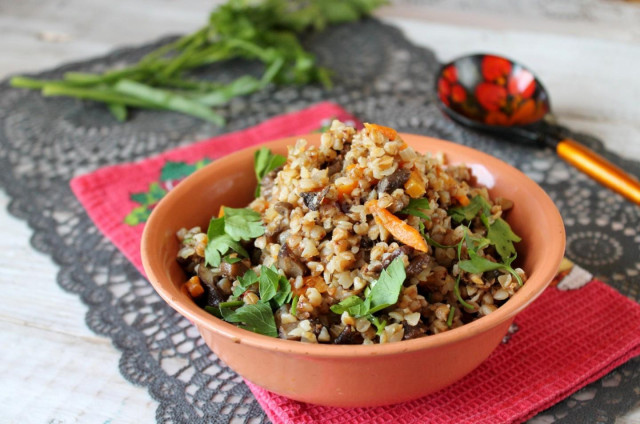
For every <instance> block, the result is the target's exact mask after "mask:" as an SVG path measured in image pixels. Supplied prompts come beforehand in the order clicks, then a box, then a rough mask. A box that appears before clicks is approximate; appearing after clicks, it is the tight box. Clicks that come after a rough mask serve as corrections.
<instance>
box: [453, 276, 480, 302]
mask: <svg viewBox="0 0 640 424" xmlns="http://www.w3.org/2000/svg"><path fill="white" fill-rule="evenodd" d="M453 293H454V294H455V295H456V298H457V299H458V302H460V304H461V305H462V306H464V307H465V308H467V309H471V310H474V309H475V307H474V306H473V305H472V304H470V303H468V302H465V301H464V299H463V298H462V296H461V295H460V275H459V274H458V278H456V284H455V285H454V286H453Z"/></svg>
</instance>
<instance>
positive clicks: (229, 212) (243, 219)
mask: <svg viewBox="0 0 640 424" xmlns="http://www.w3.org/2000/svg"><path fill="white" fill-rule="evenodd" d="M224 213H225V214H224V216H222V217H220V218H215V217H214V218H211V221H209V228H208V229H207V239H208V240H209V241H208V243H207V247H206V248H205V250H204V259H205V263H206V264H207V265H212V266H214V267H218V266H220V261H221V260H222V256H224V255H226V254H227V252H229V251H230V250H232V251H234V252H236V253H238V254H239V255H240V256H243V257H245V258H246V257H248V256H249V254H248V253H247V251H246V250H245V249H244V248H243V247H242V245H241V244H240V243H238V242H239V241H240V240H249V239H251V238H255V237H259V236H261V235H262V234H264V226H263V225H262V221H261V219H260V214H259V213H257V212H255V211H254V210H252V209H248V208H243V209H234V208H227V207H225V208H224Z"/></svg>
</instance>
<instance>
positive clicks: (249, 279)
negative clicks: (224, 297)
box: [233, 269, 258, 297]
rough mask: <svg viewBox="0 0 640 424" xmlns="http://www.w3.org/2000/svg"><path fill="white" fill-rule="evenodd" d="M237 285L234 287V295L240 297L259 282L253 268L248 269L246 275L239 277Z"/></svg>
mask: <svg viewBox="0 0 640 424" xmlns="http://www.w3.org/2000/svg"><path fill="white" fill-rule="evenodd" d="M237 281H238V282H237V285H236V286H235V287H234V288H233V296H234V297H239V296H240V295H241V294H242V293H244V292H246V291H247V289H248V288H249V287H251V286H252V285H254V284H255V283H257V282H258V275H257V274H256V273H255V272H254V271H253V270H252V269H249V270H247V271H246V272H245V273H244V275H242V276H240V277H238V280H237Z"/></svg>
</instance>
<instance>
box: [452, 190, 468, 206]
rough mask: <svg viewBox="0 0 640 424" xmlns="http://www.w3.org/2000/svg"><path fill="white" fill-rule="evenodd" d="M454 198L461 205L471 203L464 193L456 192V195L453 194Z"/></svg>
mask: <svg viewBox="0 0 640 424" xmlns="http://www.w3.org/2000/svg"><path fill="white" fill-rule="evenodd" d="M454 197H455V198H456V200H457V201H458V202H459V203H460V205H462V206H467V205H468V204H469V203H471V200H469V198H468V197H467V195H466V194H464V193H460V192H458V193H456V195H455V196H454Z"/></svg>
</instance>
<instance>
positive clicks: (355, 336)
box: [333, 325, 364, 345]
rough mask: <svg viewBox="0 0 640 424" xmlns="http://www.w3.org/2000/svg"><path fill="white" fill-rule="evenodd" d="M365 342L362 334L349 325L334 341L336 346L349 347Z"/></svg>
mask: <svg viewBox="0 0 640 424" xmlns="http://www.w3.org/2000/svg"><path fill="white" fill-rule="evenodd" d="M362 342H364V338H363V337H362V334H360V333H359V332H358V331H357V330H355V329H354V328H353V327H352V326H350V325H347V326H346V327H344V330H342V332H341V333H340V334H339V335H338V337H336V339H335V340H334V341H333V343H335V344H347V345H355V344H362Z"/></svg>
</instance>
